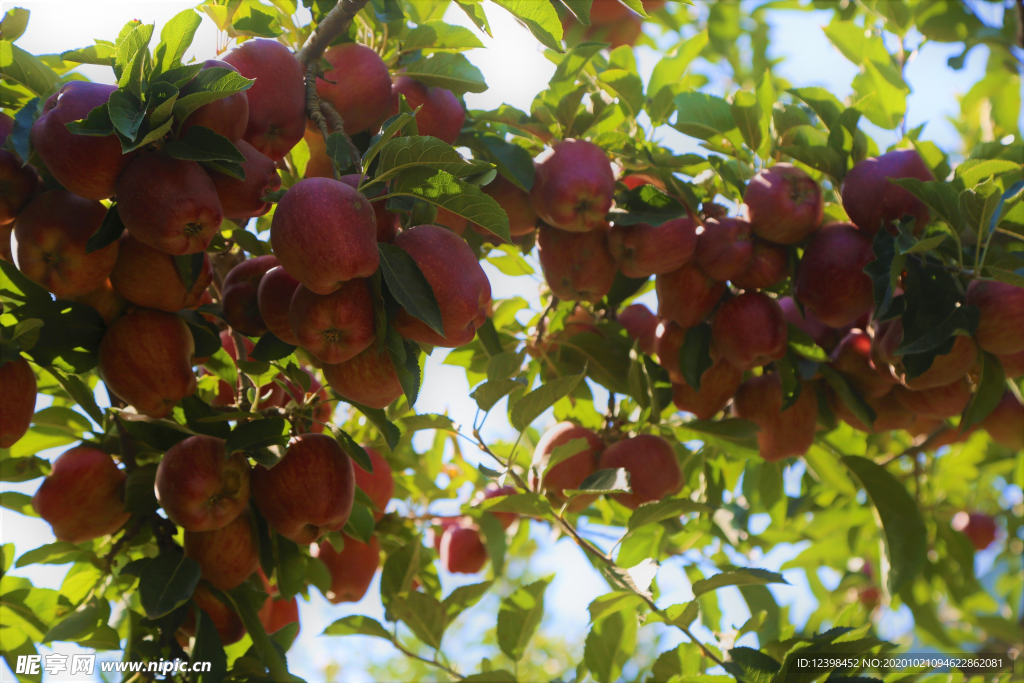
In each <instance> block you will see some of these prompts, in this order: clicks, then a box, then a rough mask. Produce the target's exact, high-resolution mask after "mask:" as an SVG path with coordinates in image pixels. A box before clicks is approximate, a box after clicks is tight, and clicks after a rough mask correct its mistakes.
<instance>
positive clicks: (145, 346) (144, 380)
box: [99, 308, 196, 418]
mask: <svg viewBox="0 0 1024 683" xmlns="http://www.w3.org/2000/svg"><path fill="white" fill-rule="evenodd" d="M194 351H195V346H194V344H193V341H192V333H191V332H190V331H189V329H188V325H186V324H185V321H184V320H182V319H181V318H179V317H178V316H176V315H174V314H173V313H165V312H163V311H154V310H150V309H147V308H140V309H136V310H134V311H131V312H129V313H126V314H125V315H123V316H121V317H120V318H118V319H117V320H115V321H114V324H112V325H111V326H110V327H108V328H107V331H106V333H105V334H104V335H103V339H102V341H101V342H100V350H99V372H100V377H102V378H103V381H104V382H105V383H106V384H107V388H108V389H110V390H111V391H113V392H114V393H115V394H116V395H117V396H118V397H120V398H121V399H123V400H124V401H126V402H127V403H129V404H130V405H132V406H133V407H134V408H135V410H137V411H138V412H139V413H141V414H142V415H146V416H147V417H152V418H161V417H165V416H166V415H168V414H169V413H170V412H171V409H172V408H174V405H175V404H176V403H177V402H178V401H180V400H181V399H183V398H185V397H186V396H191V395H192V394H193V393H194V392H195V390H196V376H195V374H194V373H193V372H192V354H193V352H194Z"/></svg>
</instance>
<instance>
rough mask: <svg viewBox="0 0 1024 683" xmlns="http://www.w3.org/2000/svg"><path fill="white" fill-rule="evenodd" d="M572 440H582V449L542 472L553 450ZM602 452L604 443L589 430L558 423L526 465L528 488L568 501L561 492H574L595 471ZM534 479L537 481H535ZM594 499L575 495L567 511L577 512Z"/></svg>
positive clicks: (566, 423) (544, 436) (568, 423)
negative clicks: (530, 461) (528, 469)
mask: <svg viewBox="0 0 1024 683" xmlns="http://www.w3.org/2000/svg"><path fill="white" fill-rule="evenodd" d="M573 439H583V440H585V441H586V444H585V446H584V448H583V450H581V451H580V452H579V453H576V454H575V455H573V456H570V457H569V458H568V459H566V460H563V461H562V462H560V463H558V464H557V465H555V466H554V467H552V468H551V469H550V470H548V471H547V472H544V469H545V468H546V467H547V465H548V462H549V460H550V459H551V454H552V453H553V452H554V450H555V449H556V448H558V447H559V446H564V445H565V444H567V443H569V442H570V441H572V440H573ZM603 450H604V442H603V441H601V437H599V436H598V435H597V434H595V433H594V432H593V431H591V430H589V429H587V428H586V427H580V426H579V425H575V424H573V423H572V422H560V423H558V424H557V425H555V426H554V427H552V428H551V429H549V430H548V431H546V432H544V435H543V436H541V438H540V441H538V442H537V447H536V448H535V449H534V451H533V462H532V463H531V464H530V488H532V489H534V490H539V491H543V492H544V493H546V494H548V495H549V496H553V497H554V498H555V499H556V500H559V501H566V500H569V499H568V498H566V496H565V495H564V494H563V493H562V491H564V490H566V489H570V490H571V489H578V488H579V487H580V484H582V483H583V480H584V479H586V478H587V477H589V476H590V475H591V474H593V473H594V472H595V471H597V460H598V458H599V457H600V455H601V452H602V451H603ZM538 477H540V478H539V479H538ZM596 499H597V496H596V495H582V496H576V497H575V498H573V499H572V502H571V503H570V505H569V511H570V512H579V511H580V510H583V509H584V508H586V507H587V506H589V505H590V504H591V503H592V502H594V500H596Z"/></svg>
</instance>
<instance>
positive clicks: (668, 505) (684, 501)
mask: <svg viewBox="0 0 1024 683" xmlns="http://www.w3.org/2000/svg"><path fill="white" fill-rule="evenodd" d="M689 512H711V508H709V507H708V506H707V505H705V504H703V503H696V502H694V501H692V500H689V499H688V498H669V499H667V500H661V501H657V502H654V503H644V504H643V505H641V506H640V507H638V508H637V509H636V510H634V511H633V514H632V515H630V517H629V521H628V522H627V528H628V529H629V530H630V531H632V530H633V529H639V528H640V527H642V526H644V525H646V524H657V523H658V522H660V521H662V520H664V519H671V518H673V517H679V516H681V515H685V514H687V513H689Z"/></svg>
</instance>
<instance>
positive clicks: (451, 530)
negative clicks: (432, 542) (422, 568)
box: [440, 524, 488, 574]
mask: <svg viewBox="0 0 1024 683" xmlns="http://www.w3.org/2000/svg"><path fill="white" fill-rule="evenodd" d="M440 552H441V564H442V565H443V566H444V568H445V569H447V570H448V571H449V572H451V573H452V574H476V573H477V572H479V571H480V570H481V569H483V568H484V565H485V564H487V557H488V555H487V548H486V546H484V542H483V540H482V539H481V538H480V532H479V531H478V530H477V528H476V527H475V526H462V525H460V524H454V525H452V526H450V527H448V528H447V529H445V531H444V534H443V535H442V536H441V551H440Z"/></svg>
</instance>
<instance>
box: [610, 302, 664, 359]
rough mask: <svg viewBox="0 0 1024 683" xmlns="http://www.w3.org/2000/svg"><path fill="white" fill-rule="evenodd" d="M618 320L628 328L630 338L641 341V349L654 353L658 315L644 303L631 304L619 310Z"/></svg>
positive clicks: (649, 353)
mask: <svg viewBox="0 0 1024 683" xmlns="http://www.w3.org/2000/svg"><path fill="white" fill-rule="evenodd" d="M616 320H617V321H618V322H619V324H620V325H622V326H623V327H625V328H626V332H627V333H628V334H629V336H630V338H631V339H633V340H635V341H637V342H639V346H640V350H641V351H643V352H644V353H646V354H647V355H648V356H650V355H653V354H654V339H655V332H656V331H657V329H658V316H656V315H654V314H653V313H651V309H649V308H647V307H646V306H644V305H643V304H630V305H629V306H626V307H625V308H624V309H622V310H621V311H619V315H618V316H617V317H616Z"/></svg>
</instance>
